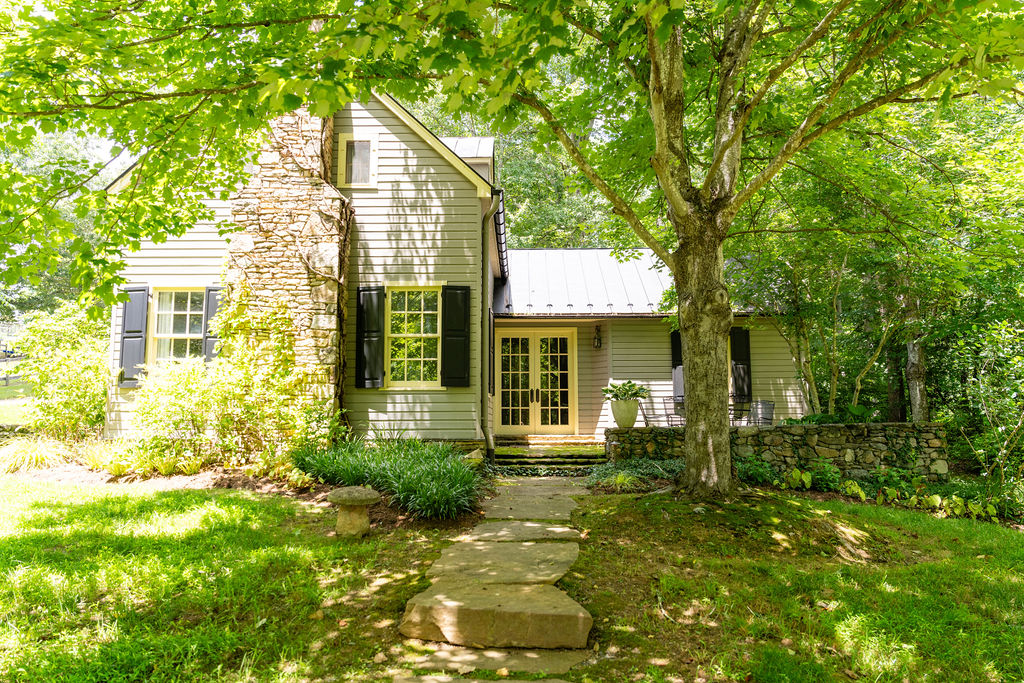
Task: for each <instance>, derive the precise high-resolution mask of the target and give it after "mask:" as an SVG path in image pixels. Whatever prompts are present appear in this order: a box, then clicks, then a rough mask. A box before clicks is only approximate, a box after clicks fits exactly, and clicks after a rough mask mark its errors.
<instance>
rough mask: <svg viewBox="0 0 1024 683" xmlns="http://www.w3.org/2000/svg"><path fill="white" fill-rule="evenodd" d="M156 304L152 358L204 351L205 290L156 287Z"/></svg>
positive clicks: (194, 355) (187, 355) (166, 358)
mask: <svg viewBox="0 0 1024 683" xmlns="http://www.w3.org/2000/svg"><path fill="white" fill-rule="evenodd" d="M155 294H156V297H155V298H156V302H155V303H156V305H155V306H154V307H153V308H154V312H153V317H154V320H153V322H154V323H155V324H154V325H153V327H152V328H151V329H152V330H153V344H152V347H151V348H152V349H153V360H154V361H156V362H160V361H169V360H181V359H183V358H197V357H200V356H202V355H203V298H204V296H203V290H201V289H195V290H193V289H189V290H174V291H167V290H164V291H159V290H158V291H157V292H155Z"/></svg>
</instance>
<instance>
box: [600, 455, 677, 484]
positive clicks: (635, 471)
mask: <svg viewBox="0 0 1024 683" xmlns="http://www.w3.org/2000/svg"><path fill="white" fill-rule="evenodd" d="M684 469H685V463H684V462H683V460H682V459H674V460H648V459H645V458H636V459H630V460H615V461H612V462H606V463H603V464H601V465H595V466H594V467H592V468H590V474H589V475H588V476H587V478H586V479H585V480H584V482H583V483H584V484H585V485H586V486H588V487H590V488H602V489H610V490H613V491H646V490H650V489H653V488H654V487H655V486H656V485H657V482H658V481H662V480H669V481H673V480H675V478H676V477H677V476H679V475H680V474H681V473H682V472H683V470H684Z"/></svg>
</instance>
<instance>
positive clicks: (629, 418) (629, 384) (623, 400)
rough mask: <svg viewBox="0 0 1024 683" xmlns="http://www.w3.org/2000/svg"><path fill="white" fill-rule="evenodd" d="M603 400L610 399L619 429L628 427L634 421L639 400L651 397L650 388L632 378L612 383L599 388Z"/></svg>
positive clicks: (613, 415)
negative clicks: (602, 394)
mask: <svg viewBox="0 0 1024 683" xmlns="http://www.w3.org/2000/svg"><path fill="white" fill-rule="evenodd" d="M601 391H602V392H603V393H604V400H606V401H611V404H612V417H614V418H615V424H616V425H617V426H618V427H619V429H629V428H630V427H632V426H633V425H634V424H635V423H636V413H637V410H638V409H639V408H640V400H641V399H645V398H650V397H651V390H650V389H648V388H647V387H645V386H641V385H639V384H637V383H636V382H633V381H632V380H626V381H625V382H622V383H620V384H615V383H612V384H610V385H609V386H607V387H605V388H604V389H602V390H601Z"/></svg>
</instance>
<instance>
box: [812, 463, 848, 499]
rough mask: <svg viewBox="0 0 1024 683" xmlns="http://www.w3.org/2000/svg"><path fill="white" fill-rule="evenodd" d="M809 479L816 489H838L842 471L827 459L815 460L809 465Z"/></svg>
mask: <svg viewBox="0 0 1024 683" xmlns="http://www.w3.org/2000/svg"><path fill="white" fill-rule="evenodd" d="M811 481H812V482H813V488H814V489H815V490H816V491H824V492H826V493H827V492H829V491H838V490H839V485H840V484H841V483H842V481H843V473H842V472H841V471H840V470H839V468H838V467H836V466H835V465H833V464H832V463H830V462H828V461H827V460H816V461H815V462H814V463H813V464H812V465H811Z"/></svg>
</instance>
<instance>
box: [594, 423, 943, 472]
mask: <svg viewBox="0 0 1024 683" xmlns="http://www.w3.org/2000/svg"><path fill="white" fill-rule="evenodd" d="M685 434H686V428H685V427H639V428H634V429H606V430H605V446H604V447H605V453H606V454H607V456H608V458H609V459H611V460H626V459H630V458H651V459H658V460H664V459H669V458H679V457H682V455H683V438H684V436H685ZM729 439H730V444H731V447H732V454H733V456H734V457H735V456H741V457H742V456H748V457H749V456H752V455H756V456H759V457H761V458H764V459H765V460H766V461H768V462H769V463H771V464H772V465H774V466H775V468H776V469H778V470H779V471H780V472H786V471H789V470H791V469H793V468H798V469H806V468H808V467H810V466H811V465H812V464H813V463H815V462H816V461H819V460H824V461H826V462H829V463H831V464H833V465H835V466H836V467H838V468H839V470H840V471H841V472H842V473H843V476H844V477H849V478H852V479H860V478H864V477H866V476H868V474H869V473H870V472H871V471H872V470H875V469H878V468H880V467H899V468H901V469H906V470H909V471H911V472H912V473H913V474H914V475H921V476H924V477H926V478H927V479H928V480H930V481H937V480H944V479H946V478H947V477H948V473H949V465H948V457H947V454H946V433H945V430H944V429H943V427H942V426H941V425H939V424H935V423H928V422H925V423H916V424H905V423H877V424H833V425H778V426H771V427H731V428H730V430H729Z"/></svg>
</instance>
